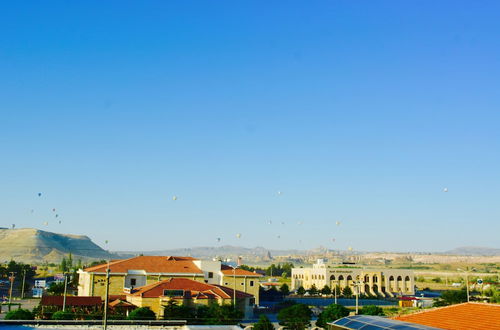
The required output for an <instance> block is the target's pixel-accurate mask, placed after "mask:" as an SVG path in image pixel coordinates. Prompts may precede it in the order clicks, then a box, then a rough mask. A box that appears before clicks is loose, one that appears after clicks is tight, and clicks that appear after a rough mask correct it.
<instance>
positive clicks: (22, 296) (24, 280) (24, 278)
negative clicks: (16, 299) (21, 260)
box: [21, 269, 26, 299]
mask: <svg viewBox="0 0 500 330" xmlns="http://www.w3.org/2000/svg"><path fill="white" fill-rule="evenodd" d="M25 282H26V269H25V270H24V271H23V286H22V288H21V299H24V284H25Z"/></svg>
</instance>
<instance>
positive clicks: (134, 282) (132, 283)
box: [130, 278, 137, 286]
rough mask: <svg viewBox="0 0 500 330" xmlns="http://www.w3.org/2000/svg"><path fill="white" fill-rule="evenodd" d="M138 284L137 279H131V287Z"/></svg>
mask: <svg viewBox="0 0 500 330" xmlns="http://www.w3.org/2000/svg"><path fill="white" fill-rule="evenodd" d="M136 282H137V281H136V279H135V278H131V279H130V286H135V284H136Z"/></svg>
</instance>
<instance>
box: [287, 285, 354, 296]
mask: <svg viewBox="0 0 500 330" xmlns="http://www.w3.org/2000/svg"><path fill="white" fill-rule="evenodd" d="M306 292H307V293H309V294H310V295H311V296H315V295H318V294H324V295H331V294H334V293H336V294H337V296H342V297H347V298H350V297H352V295H353V292H352V289H351V288H350V287H348V286H346V287H344V288H342V289H341V288H340V286H337V287H336V288H334V289H333V290H332V289H331V288H330V287H329V286H328V285H325V286H324V287H323V288H322V289H321V290H319V289H318V288H316V286H315V285H314V284H313V285H312V286H311V288H309V290H306V289H304V287H302V286H301V287H299V288H298V289H297V294H298V295H299V296H303V295H305V294H306Z"/></svg>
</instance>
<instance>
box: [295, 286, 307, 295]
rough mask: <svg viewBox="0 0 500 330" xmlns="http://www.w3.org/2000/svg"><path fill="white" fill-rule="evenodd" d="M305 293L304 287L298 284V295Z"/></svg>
mask: <svg viewBox="0 0 500 330" xmlns="http://www.w3.org/2000/svg"><path fill="white" fill-rule="evenodd" d="M305 293H306V289H304V287H303V286H300V287H299V288H298V289H297V294H298V295H299V296H303V295H304V294H305Z"/></svg>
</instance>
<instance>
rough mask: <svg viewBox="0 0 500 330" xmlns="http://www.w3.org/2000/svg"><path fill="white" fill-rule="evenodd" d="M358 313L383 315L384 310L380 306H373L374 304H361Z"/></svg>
mask: <svg viewBox="0 0 500 330" xmlns="http://www.w3.org/2000/svg"><path fill="white" fill-rule="evenodd" d="M360 314H364V315H377V316H384V315H385V314H384V310H383V309H382V308H381V307H378V306H375V305H366V306H363V307H362V308H361V310H360Z"/></svg>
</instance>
